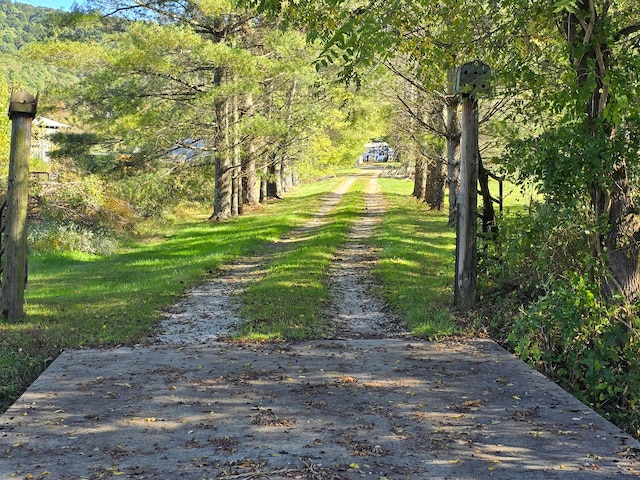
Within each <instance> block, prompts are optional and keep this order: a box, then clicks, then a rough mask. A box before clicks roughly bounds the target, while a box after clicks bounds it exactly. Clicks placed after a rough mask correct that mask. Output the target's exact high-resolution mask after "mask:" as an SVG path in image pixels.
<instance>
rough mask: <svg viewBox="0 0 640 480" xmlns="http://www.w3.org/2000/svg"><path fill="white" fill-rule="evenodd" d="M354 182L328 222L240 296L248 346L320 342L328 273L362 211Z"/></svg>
mask: <svg viewBox="0 0 640 480" xmlns="http://www.w3.org/2000/svg"><path fill="white" fill-rule="evenodd" d="M363 184H364V182H363V181H357V182H355V183H354V185H353V186H352V187H351V190H350V191H349V192H348V193H346V194H345V195H344V196H343V198H342V200H341V201H340V203H339V204H338V205H337V206H336V207H335V208H334V210H333V211H332V212H331V218H332V221H331V222H330V223H329V224H327V225H324V226H322V227H319V228H317V229H315V230H314V231H312V232H310V233H309V234H308V235H306V236H305V239H304V241H303V242H301V243H300V244H299V245H296V246H295V247H294V248H292V249H290V250H288V251H286V252H284V253H282V254H280V255H279V256H278V257H277V258H276V259H275V260H274V261H273V262H272V263H271V264H270V265H269V267H268V269H267V271H266V273H265V275H264V277H263V278H262V279H260V280H259V281H257V282H255V283H253V284H252V285H250V286H249V287H248V288H247V289H246V290H245V292H244V293H243V295H242V298H241V303H242V304H243V305H244V307H243V310H242V317H243V319H244V320H245V322H246V323H245V324H244V325H243V326H242V328H241V335H242V336H243V337H246V338H248V339H250V340H300V339H308V338H317V337H323V336H325V335H326V334H327V333H328V332H329V330H328V327H329V325H328V323H327V315H326V311H325V308H326V305H327V304H328V303H329V301H330V297H329V290H328V288H327V282H326V277H327V270H328V268H329V265H330V263H331V261H332V259H333V257H334V255H335V252H336V251H337V249H338V248H339V247H340V246H341V245H342V244H343V243H344V242H345V241H346V240H347V237H348V235H349V232H350V230H351V228H352V226H353V224H354V222H355V221H356V219H357V218H358V216H359V215H361V212H362V210H363V207H364V198H363V193H362V188H363Z"/></svg>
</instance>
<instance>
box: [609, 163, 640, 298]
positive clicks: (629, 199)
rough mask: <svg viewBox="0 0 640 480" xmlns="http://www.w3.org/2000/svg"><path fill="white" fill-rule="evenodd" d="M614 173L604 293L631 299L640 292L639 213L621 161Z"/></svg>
mask: <svg viewBox="0 0 640 480" xmlns="http://www.w3.org/2000/svg"><path fill="white" fill-rule="evenodd" d="M613 177H614V181H615V185H616V187H617V188H615V189H614V190H613V192H612V194H611V207H610V210H609V233H608V235H607V236H606V239H605V242H604V244H605V246H606V247H607V252H608V254H607V261H608V266H609V269H610V271H611V275H612V278H610V279H605V282H604V285H605V293H606V294H608V295H609V296H610V295H612V294H614V293H621V294H622V295H623V296H624V298H625V299H626V300H627V301H630V302H632V301H635V300H637V299H638V295H639V293H640V262H639V258H640V215H639V214H638V212H637V208H636V207H635V205H634V202H633V196H632V194H631V188H630V185H629V178H628V172H627V167H626V165H625V164H624V163H622V164H621V165H617V166H616V168H615V171H614V172H613Z"/></svg>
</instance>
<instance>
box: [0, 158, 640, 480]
mask: <svg viewBox="0 0 640 480" xmlns="http://www.w3.org/2000/svg"><path fill="white" fill-rule="evenodd" d="M376 173H377V172H376V171H375V170H374V171H368V172H365V176H366V177H368V178H369V180H368V182H369V183H368V184H369V186H370V188H368V190H367V207H366V212H363V216H362V220H361V221H360V222H358V224H357V225H356V226H355V228H354V231H353V234H352V237H351V239H350V241H349V242H348V243H347V244H346V245H345V247H344V249H343V250H341V251H340V252H339V253H338V255H336V263H335V265H334V267H332V269H331V272H332V273H331V277H332V279H331V281H330V284H331V286H332V288H333V298H334V305H333V308H332V316H333V320H334V322H335V334H334V338H333V339H331V340H323V341H313V342H305V343H296V344H267V345H240V344H233V343H228V342H224V341H222V340H223V338H224V336H225V335H226V334H228V333H229V332H230V331H232V330H233V328H234V324H235V322H237V315H236V314H237V307H238V305H237V302H234V301H233V299H234V298H236V297H237V294H238V293H239V292H241V291H242V288H244V283H246V281H250V279H251V278H256V277H259V276H260V274H261V271H262V269H263V268H264V266H265V265H266V264H267V263H268V261H269V256H268V255H265V256H264V257H261V258H250V259H243V260H242V261H239V262H237V263H236V264H234V265H230V266H229V267H228V269H227V271H226V272H222V273H221V275H220V276H219V278H217V279H215V280H214V281H213V282H211V283H210V284H207V285H203V286H200V287H198V288H196V289H193V290H191V291H189V292H187V293H186V294H185V297H184V299H183V300H182V301H181V302H179V303H178V304H177V305H175V306H174V307H173V308H172V309H171V310H170V311H169V312H167V314H166V316H165V318H164V320H163V321H162V322H161V323H160V325H159V329H158V332H157V336H156V337H155V339H154V340H153V343H154V344H152V345H146V346H138V347H131V348H130V347H127V348H118V349H111V350H94V349H88V350H78V351H68V352H64V353H63V354H62V355H61V356H60V357H59V358H58V359H56V360H55V362H53V364H52V365H51V366H50V367H49V369H47V371H46V372H45V373H44V374H43V375H42V376H41V377H40V378H39V379H38V380H37V381H36V382H35V383H34V384H33V385H32V386H31V388H30V389H29V390H28V391H27V392H26V393H25V394H24V395H23V396H22V397H21V398H20V399H19V400H18V401H17V402H16V403H15V404H14V405H13V406H12V407H11V408H10V409H9V410H8V411H7V412H6V413H5V414H4V415H2V417H0V479H10V478H24V479H37V478H42V479H49V480H52V479H84V478H86V479H102V478H116V477H120V478H139V479H148V478H153V479H176V478H185V479H284V478H302V479H305V478H307V479H356V478H374V479H376V480H384V479H484V478H499V479H522V480H526V479H565V478H576V479H589V478H598V479H599V478H629V477H638V476H640V443H638V442H637V441H635V440H634V439H632V438H631V437H629V436H628V435H625V434H623V433H622V432H621V431H620V430H619V429H617V428H616V427H614V426H613V425H611V424H610V423H608V422H607V421H606V420H604V419H603V418H602V417H600V416H598V415H597V414H595V413H594V412H593V411H591V410H590V409H589V408H587V407H585V406H584V405H582V404H581V403H580V402H578V401H577V400H576V399H575V398H573V397H572V396H571V395H569V394H567V393H566V392H565V391H563V390H562V389H560V388H559V387H558V386H556V385H555V384H553V383H552V382H549V381H548V380H547V379H545V378H544V377H543V376H542V375H540V374H538V373H537V372H535V371H534V370H532V369H531V368H529V367H528V366H527V365H525V364H524V363H523V362H521V361H520V360H518V359H516V358H514V357H513V356H512V355H510V354H509V353H508V352H506V351H504V350H503V349H501V348H500V347H499V346H498V345H496V344H495V343H494V342H491V341H489V340H484V339H477V340H464V341H448V342H438V343H430V342H424V341H417V340H415V339H412V338H410V337H408V336H407V335H406V334H405V333H404V332H403V331H402V325H401V322H400V321H399V320H398V319H396V318H393V317H390V316H389V314H388V313H387V312H386V308H385V307H384V304H383V303H382V302H381V301H380V300H379V299H377V298H375V297H374V296H373V295H372V294H371V292H370V286H371V284H372V283H373V280H372V278H371V275H370V273H368V272H369V271H370V268H369V266H370V265H371V264H372V263H373V262H374V261H375V252H374V251H372V250H371V249H370V248H368V247H367V246H366V242H365V240H366V238H367V236H368V235H369V234H370V232H371V231H372V229H374V228H375V225H376V224H377V222H378V221H379V220H380V219H381V218H382V215H383V213H384V201H383V199H382V197H381V196H380V195H379V193H378V191H377V181H376V177H375V175H376ZM349 181H352V179H350V180H348V181H347V183H346V184H343V188H342V189H341V190H340V189H339V190H338V191H336V192H334V195H332V196H330V197H329V198H328V200H327V204H326V205H325V207H324V208H323V209H321V211H320V212H319V214H318V216H317V218H316V219H315V220H314V222H312V224H310V225H307V226H305V227H304V228H302V229H300V230H298V231H297V232H293V233H292V235H291V237H290V238H286V239H282V241H281V242H278V244H276V245H274V251H277V250H278V249H281V248H287V245H288V244H289V243H291V244H295V242H289V240H291V239H292V238H293V239H295V238H296V235H304V234H305V232H306V233H308V230H309V229H313V228H317V226H318V225H321V224H323V222H326V221H330V215H328V213H329V212H330V210H331V208H332V205H335V204H336V203H337V202H338V201H339V199H340V195H341V193H340V192H344V191H345V189H346V187H347V186H348V182H349ZM237 272H242V274H243V275H242V278H245V279H249V280H246V281H239V280H238V278H239V276H238V275H237ZM345 282H346V283H345ZM344 285H353V286H354V287H353V288H349V289H346V288H345V287H344ZM345 290H348V292H347V293H345Z"/></svg>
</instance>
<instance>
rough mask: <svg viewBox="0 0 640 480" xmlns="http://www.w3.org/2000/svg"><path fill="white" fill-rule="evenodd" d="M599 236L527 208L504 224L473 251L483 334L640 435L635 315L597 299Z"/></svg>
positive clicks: (551, 211)
mask: <svg viewBox="0 0 640 480" xmlns="http://www.w3.org/2000/svg"><path fill="white" fill-rule="evenodd" d="M598 230H599V228H598V226H596V225H594V222H593V221H591V220H590V219H589V216H588V215H586V214H584V213H583V212H582V211H580V210H578V209H571V208H559V207H558V206H557V205H555V206H554V205H534V206H533V207H532V208H531V211H530V214H529V215H522V216H519V217H517V218H511V219H505V220H503V222H501V224H500V232H499V240H498V241H497V242H495V243H490V242H488V243H486V244H485V245H483V246H481V251H482V252H483V254H482V260H481V263H480V269H479V272H480V277H479V280H480V282H479V286H480V290H481V295H482V297H483V299H484V303H481V306H482V310H481V312H480V313H481V314H482V317H484V318H485V319H486V320H484V324H483V325H482V326H483V328H485V329H487V330H489V333H490V334H491V335H492V336H494V338H496V339H497V340H498V341H502V342H503V343H506V344H507V346H509V347H511V348H512V349H513V350H514V351H515V353H516V354H517V355H519V356H520V357H521V358H522V359H523V360H526V361H527V362H529V363H531V364H533V365H535V366H536V367H537V368H538V369H539V370H540V371H542V372H543V373H544V374H545V375H547V376H548V377H550V378H552V379H554V380H556V381H557V382H558V383H559V384H560V385H562V386H563V387H564V388H566V389H567V390H568V391H570V392H572V393H573V394H574V395H576V396H577V397H578V398H579V399H581V400H582V401H583V402H584V403H586V404H588V405H590V406H592V407H593V408H594V409H595V410H597V411H598V412H599V413H601V414H603V415H604V416H606V417H607V418H609V419H610V420H611V421H613V422H614V423H616V424H617V425H619V426H620V427H621V428H624V429H626V430H627V431H628V432H630V433H631V434H633V435H640V432H639V431H638V430H639V428H640V413H638V411H637V410H638V408H637V407H638V406H639V399H640V366H639V365H638V363H637V359H638V358H640V332H639V331H638V327H639V326H638V325H637V324H635V323H634V322H636V321H637V320H636V318H637V317H636V314H637V312H635V311H633V308H632V307H631V306H629V305H628V304H626V303H625V302H623V301H622V300H621V299H617V298H605V297H604V296H603V295H602V293H601V290H600V285H599V283H598V282H599V281H600V280H601V279H602V278H604V275H605V272H606V269H605V267H604V259H603V258H598V257H596V256H594V255H593V250H592V240H593V239H594V238H595V236H596V233H595V232H598ZM483 247H484V248H483ZM634 308H635V307H634Z"/></svg>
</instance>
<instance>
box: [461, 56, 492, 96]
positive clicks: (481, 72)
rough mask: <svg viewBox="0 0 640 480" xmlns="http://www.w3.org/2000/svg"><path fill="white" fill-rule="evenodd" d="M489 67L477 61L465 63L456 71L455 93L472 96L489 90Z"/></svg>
mask: <svg viewBox="0 0 640 480" xmlns="http://www.w3.org/2000/svg"><path fill="white" fill-rule="evenodd" d="M490 77H491V67H489V65H487V64H485V63H482V62H481V61H479V60H476V61H474V62H469V63H465V64H464V65H462V66H461V67H458V68H457V69H456V87H455V92H456V93H457V94H462V95H465V96H472V95H475V94H476V93H478V92H482V91H484V90H486V89H487V88H489V80H490Z"/></svg>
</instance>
